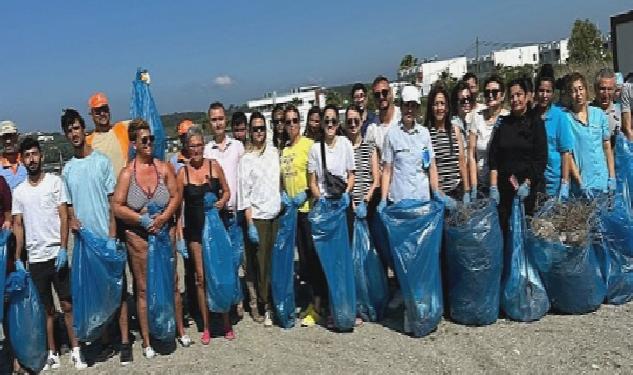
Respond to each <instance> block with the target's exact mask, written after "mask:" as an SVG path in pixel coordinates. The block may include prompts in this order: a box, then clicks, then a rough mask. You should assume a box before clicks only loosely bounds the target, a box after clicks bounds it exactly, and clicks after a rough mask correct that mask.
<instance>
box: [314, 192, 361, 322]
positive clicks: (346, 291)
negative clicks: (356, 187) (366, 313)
mask: <svg viewBox="0 0 633 375" xmlns="http://www.w3.org/2000/svg"><path fill="white" fill-rule="evenodd" d="M308 220H310V224H311V228H312V238H313V239H314V247H315V249H316V252H317V254H318V255H319V260H320V261H321V266H322V267H323V273H325V279H326V280H327V285H328V296H329V299H330V310H331V312H332V318H333V320H334V326H335V327H336V328H338V329H340V330H349V329H353V328H354V322H355V321H356V286H355V285H354V263H353V261H352V249H351V244H350V242H349V233H348V229H347V206H346V205H345V203H344V202H343V199H342V198H341V199H328V200H325V201H323V200H319V201H318V202H317V203H316V205H315V206H314V208H313V209H312V211H310V213H309V214H308Z"/></svg>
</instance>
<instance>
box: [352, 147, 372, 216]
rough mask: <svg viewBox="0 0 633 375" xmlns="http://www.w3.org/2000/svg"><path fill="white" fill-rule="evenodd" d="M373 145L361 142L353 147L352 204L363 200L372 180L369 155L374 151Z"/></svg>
mask: <svg viewBox="0 0 633 375" xmlns="http://www.w3.org/2000/svg"><path fill="white" fill-rule="evenodd" d="M374 148H375V146H374V145H370V144H369V143H365V142H361V144H360V145H359V146H358V147H356V148H354V162H355V163H356V172H355V174H354V177H355V180H354V188H353V189H352V199H353V200H354V204H356V205H358V204H360V203H361V202H362V201H363V198H364V197H365V195H367V192H368V191H369V188H370V187H371V185H372V184H373V182H374V178H373V176H372V173H371V155H372V153H373V152H374Z"/></svg>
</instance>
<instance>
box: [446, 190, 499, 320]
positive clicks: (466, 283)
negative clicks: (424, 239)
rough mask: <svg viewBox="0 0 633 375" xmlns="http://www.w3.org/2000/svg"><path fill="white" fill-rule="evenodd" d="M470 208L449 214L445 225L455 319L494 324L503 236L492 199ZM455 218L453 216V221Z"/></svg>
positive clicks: (451, 308)
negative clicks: (461, 216) (463, 212)
mask: <svg viewBox="0 0 633 375" xmlns="http://www.w3.org/2000/svg"><path fill="white" fill-rule="evenodd" d="M482 204H484V205H483V206H481V208H478V209H473V210H469V211H468V217H467V218H466V217H465V218H463V219H465V220H462V219H459V218H458V217H456V216H458V215H460V212H459V211H455V212H453V213H450V214H449V220H448V222H447V223H446V224H445V232H444V239H445V242H444V251H445V257H444V258H445V266H446V272H447V275H445V280H446V281H447V283H448V285H447V287H446V291H447V295H448V301H447V303H448V306H449V314H450V317H451V319H453V320H454V321H456V322H458V323H461V324H468V325H486V324H492V323H494V322H495V321H496V320H497V317H498V316H499V294H500V288H501V286H500V285H501V269H502V264H503V236H502V234H501V228H500V226H499V214H498V213H497V207H496V205H495V204H494V202H493V201H492V200H487V201H483V200H482ZM451 217H452V218H453V219H452V220H451Z"/></svg>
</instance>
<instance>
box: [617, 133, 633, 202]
mask: <svg viewBox="0 0 633 375" xmlns="http://www.w3.org/2000/svg"><path fill="white" fill-rule="evenodd" d="M615 176H616V178H617V181H618V184H623V185H622V186H623V187H625V188H626V190H627V194H628V197H632V196H633V143H632V142H629V141H628V140H627V139H626V137H625V136H624V134H622V133H619V134H618V135H617V136H616V138H615ZM628 204H629V208H633V207H631V201H630V199H629V201H628Z"/></svg>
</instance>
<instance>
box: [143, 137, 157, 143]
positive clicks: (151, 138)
mask: <svg viewBox="0 0 633 375" xmlns="http://www.w3.org/2000/svg"><path fill="white" fill-rule="evenodd" d="M154 139H156V137H154V136H153V135H146V136H144V137H141V143H142V144H144V145H146V144H148V143H154Z"/></svg>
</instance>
